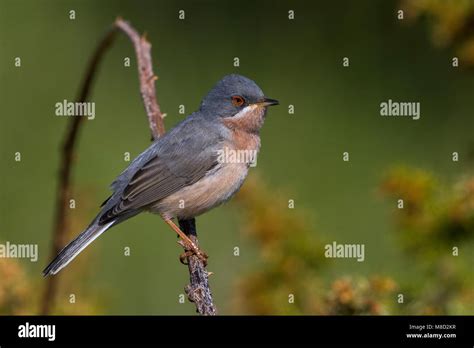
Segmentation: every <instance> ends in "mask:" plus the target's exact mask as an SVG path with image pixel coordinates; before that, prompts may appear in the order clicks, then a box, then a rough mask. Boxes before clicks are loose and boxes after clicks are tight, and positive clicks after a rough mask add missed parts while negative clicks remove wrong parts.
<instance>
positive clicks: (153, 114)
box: [115, 18, 165, 139]
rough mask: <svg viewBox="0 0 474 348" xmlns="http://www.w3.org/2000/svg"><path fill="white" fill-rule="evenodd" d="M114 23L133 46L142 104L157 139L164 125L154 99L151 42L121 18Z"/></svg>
mask: <svg viewBox="0 0 474 348" xmlns="http://www.w3.org/2000/svg"><path fill="white" fill-rule="evenodd" d="M115 25H116V26H117V27H118V28H120V29H121V30H122V31H123V32H124V33H125V34H127V36H128V37H129V39H130V41H132V43H133V46H134V47H135V52H136V54H137V63H138V64H137V65H138V75H139V78H140V92H141V95H142V99H143V105H145V111H146V114H147V115H148V122H149V124H150V129H151V134H152V137H153V139H158V138H159V137H160V136H161V135H163V134H165V125H164V123H163V114H162V113H161V111H160V106H159V104H158V101H157V100H156V91H155V81H156V80H157V79H158V77H157V76H156V75H155V74H154V73H153V66H152V63H151V44H150V43H149V42H148V41H147V39H146V38H145V36H140V35H138V33H137V31H136V30H135V29H133V28H132V26H131V25H130V24H128V23H127V22H125V21H124V20H123V19H121V18H117V20H116V21H115Z"/></svg>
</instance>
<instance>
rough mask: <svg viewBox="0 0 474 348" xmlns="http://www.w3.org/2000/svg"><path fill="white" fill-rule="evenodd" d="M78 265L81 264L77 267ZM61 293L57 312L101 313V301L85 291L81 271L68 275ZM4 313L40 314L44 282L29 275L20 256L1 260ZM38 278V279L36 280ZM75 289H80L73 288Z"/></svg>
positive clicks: (1, 309)
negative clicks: (72, 300)
mask: <svg viewBox="0 0 474 348" xmlns="http://www.w3.org/2000/svg"><path fill="white" fill-rule="evenodd" d="M76 268H77V267H76ZM65 278H66V281H65V282H64V284H67V286H61V285H60V288H59V293H58V296H57V298H56V299H57V301H56V305H55V307H54V311H53V314H56V315H84V314H98V313H101V311H102V308H101V307H100V306H98V301H95V300H93V299H91V298H90V297H87V296H84V295H83V294H81V291H80V289H81V285H82V284H81V283H80V281H79V279H80V277H77V273H75V274H74V276H71V277H65ZM0 279H1V282H0V315H35V314H38V310H39V307H40V301H41V296H42V295H43V291H42V290H43V285H44V283H43V282H41V283H40V282H39V281H38V280H39V279H38V277H32V276H29V274H28V272H27V271H26V270H25V268H24V263H21V262H20V261H19V260H18V259H12V258H3V259H1V260H0ZM35 280H36V281H35ZM71 289H76V290H74V291H71ZM71 294H74V295H75V302H74V303H70V302H69V300H70V295H71Z"/></svg>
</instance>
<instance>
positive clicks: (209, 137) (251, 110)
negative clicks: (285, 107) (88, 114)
mask: <svg viewBox="0 0 474 348" xmlns="http://www.w3.org/2000/svg"><path fill="white" fill-rule="evenodd" d="M277 104H278V101H277V100H274V99H269V98H266V97H265V95H264V94H263V92H262V90H261V89H260V87H258V86H257V84H256V83H255V82H254V81H252V80H250V79H248V78H246V77H244V76H240V75H228V76H225V77H224V78H223V79H222V80H220V81H219V82H218V83H217V84H216V85H215V86H214V87H213V88H212V89H211V91H210V92H209V93H208V94H207V95H206V96H205V97H204V99H203V100H202V102H201V105H200V107H199V110H198V111H196V112H193V113H192V114H191V115H189V116H188V117H187V118H186V119H184V120H183V121H182V122H180V123H179V124H178V125H176V126H175V127H174V128H173V129H171V130H170V131H169V132H167V133H165V134H164V135H163V136H162V137H160V138H158V139H157V140H155V141H154V142H153V143H152V144H151V145H150V147H148V148H147V149H146V150H145V151H143V152H142V153H141V154H140V155H139V156H138V157H137V158H135V159H134V160H133V161H132V162H131V164H130V165H129V166H128V167H127V168H126V169H125V170H124V171H123V172H122V173H121V174H120V175H119V176H118V177H117V178H116V179H115V181H114V182H113V183H112V185H111V189H112V191H113V193H112V195H111V196H110V197H109V198H108V199H107V200H106V201H105V202H104V203H103V204H102V206H101V210H100V212H99V214H97V216H96V217H95V218H94V220H93V221H92V222H91V224H90V225H89V227H87V228H86V229H85V230H84V231H83V232H82V233H81V234H79V235H78V236H77V237H76V239H74V240H73V241H72V242H70V243H69V244H68V245H66V247H64V248H63V249H62V250H61V251H60V252H59V254H58V255H57V256H56V258H55V259H54V260H53V261H52V262H51V263H50V264H49V265H48V266H47V267H46V268H45V269H44V271H43V275H45V276H47V275H50V274H56V273H58V272H59V271H60V270H61V269H62V268H64V267H65V266H67V265H68V264H69V263H70V262H71V261H72V260H73V259H74V258H75V257H76V256H77V255H78V254H79V253H80V252H81V251H82V250H84V248H86V247H87V246H88V245H89V244H90V243H92V242H93V241H94V240H95V239H96V238H97V237H99V236H100V235H101V234H102V233H104V232H105V231H107V230H108V229H109V228H111V227H112V226H115V225H117V224H119V223H121V222H123V221H125V220H127V219H129V218H131V217H133V216H135V215H137V214H139V213H141V212H151V213H155V214H159V215H160V216H161V217H162V218H163V220H164V221H165V222H166V223H167V224H168V225H169V226H170V227H171V228H172V229H173V230H174V231H175V232H176V233H177V234H178V235H179V237H180V238H181V239H182V244H183V245H184V246H185V250H187V252H189V253H192V254H195V255H197V256H199V257H200V258H201V259H202V260H204V261H205V260H206V259H207V255H206V254H205V253H204V252H202V251H201V250H199V248H198V247H197V246H196V245H195V244H194V243H193V242H192V240H191V239H189V238H188V237H187V236H186V234H185V233H183V232H182V231H181V230H180V228H179V227H178V226H177V225H176V224H175V223H174V222H173V220H172V219H174V218H177V219H182V220H188V219H192V218H194V217H196V216H198V215H200V214H203V213H205V212H207V211H209V210H210V209H212V208H214V207H216V206H218V205H219V204H221V203H223V202H226V201H227V200H229V199H230V198H231V197H232V196H233V195H234V194H235V193H236V192H237V191H238V190H239V188H240V187H241V185H242V184H243V182H244V180H245V178H246V176H247V173H248V170H249V166H250V162H249V160H248V159H249V156H243V157H245V158H246V160H240V161H238V160H225V159H226V158H225V157H224V160H223V156H222V154H223V153H227V154H228V153H241V151H242V150H243V151H247V152H250V153H252V152H253V153H257V152H258V150H259V149H260V135H259V131H260V128H261V127H262V125H263V122H264V120H265V115H266V112H267V107H268V106H271V105H277ZM232 158H233V159H236V158H239V159H242V156H228V159H232ZM187 255H189V254H187Z"/></svg>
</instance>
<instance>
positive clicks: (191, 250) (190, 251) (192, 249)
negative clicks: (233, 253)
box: [178, 240, 209, 267]
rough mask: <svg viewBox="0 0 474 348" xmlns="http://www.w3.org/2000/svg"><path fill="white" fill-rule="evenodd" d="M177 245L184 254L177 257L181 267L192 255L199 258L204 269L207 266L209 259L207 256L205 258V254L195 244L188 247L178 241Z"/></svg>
mask: <svg viewBox="0 0 474 348" xmlns="http://www.w3.org/2000/svg"><path fill="white" fill-rule="evenodd" d="M178 244H180V245H181V246H182V247H183V248H184V249H185V252H184V253H182V254H181V255H179V261H180V262H181V263H182V264H183V265H187V264H188V262H187V259H188V257H190V256H192V255H196V256H197V257H198V258H199V260H201V261H202V263H203V264H204V267H206V266H207V259H208V258H209V256H207V254H206V253H205V252H204V251H202V250H201V249H199V248H198V247H197V246H196V245H195V244H192V245H188V244H187V243H185V242H184V241H182V240H179V241H178Z"/></svg>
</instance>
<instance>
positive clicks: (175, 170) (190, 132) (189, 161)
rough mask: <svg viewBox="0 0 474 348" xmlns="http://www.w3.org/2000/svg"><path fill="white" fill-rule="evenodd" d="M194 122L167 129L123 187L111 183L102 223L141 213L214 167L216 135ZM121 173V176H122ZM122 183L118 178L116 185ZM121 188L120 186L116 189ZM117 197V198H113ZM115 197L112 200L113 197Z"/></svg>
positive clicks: (217, 138) (217, 136) (190, 183)
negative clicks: (138, 211) (112, 189)
mask: <svg viewBox="0 0 474 348" xmlns="http://www.w3.org/2000/svg"><path fill="white" fill-rule="evenodd" d="M202 128H203V127H202V126H200V125H199V124H195V123H194V122H187V123H183V124H182V126H181V127H179V128H178V132H177V131H175V129H176V128H175V129H173V130H171V131H170V132H169V134H166V135H165V136H164V137H163V138H161V140H160V141H158V142H157V143H156V144H155V145H153V146H155V148H150V150H154V153H153V154H152V155H150V154H148V156H147V157H148V158H146V161H142V162H144V163H143V165H141V166H140V167H139V169H138V170H136V171H135V172H134V173H133V175H131V178H130V179H129V180H127V181H128V183H127V184H126V185H120V184H117V183H114V184H113V185H115V187H116V189H117V190H116V192H115V193H114V195H113V196H112V197H113V198H114V199H113V200H114V201H115V202H116V203H115V204H114V205H113V206H112V207H110V205H109V204H107V205H106V208H107V210H106V211H105V212H104V214H102V216H101V218H100V221H101V223H106V222H107V221H110V220H112V219H114V218H116V217H119V216H121V215H122V214H125V213H129V212H130V211H136V210H141V209H143V208H146V207H147V206H149V205H150V204H152V203H154V202H157V201H159V200H161V199H163V198H165V197H167V196H169V195H171V194H172V193H175V192H177V191H179V190H180V189H181V188H183V187H185V186H188V185H192V184H193V183H195V182H197V181H198V180H199V179H201V178H202V177H204V175H206V173H207V172H208V171H209V170H211V169H212V168H213V167H214V166H216V165H217V164H218V161H217V151H216V146H218V144H219V142H220V141H221V138H220V136H219V135H218V134H217V133H212V132H208V131H207V132H206V130H205V129H202ZM126 174H127V172H126V171H125V172H124V173H123V174H122V175H126ZM121 181H122V182H123V179H121V178H120V177H119V178H117V180H116V182H119V183H120V182H121ZM120 186H122V187H120ZM117 195H118V197H117ZM114 196H115V197H114Z"/></svg>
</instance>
